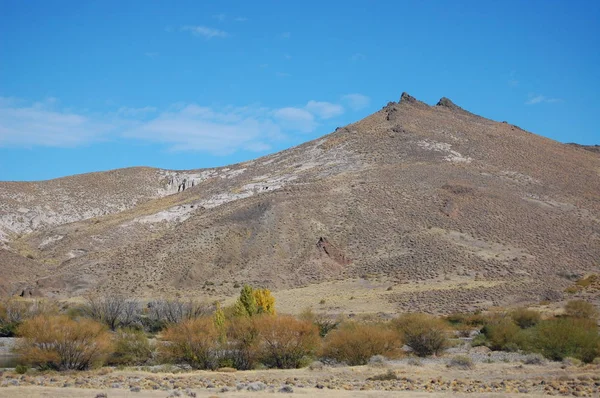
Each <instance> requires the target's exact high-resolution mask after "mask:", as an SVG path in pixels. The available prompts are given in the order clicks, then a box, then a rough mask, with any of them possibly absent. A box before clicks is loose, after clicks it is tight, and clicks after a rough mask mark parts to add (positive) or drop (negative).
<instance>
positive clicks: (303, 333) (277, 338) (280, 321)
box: [255, 316, 320, 369]
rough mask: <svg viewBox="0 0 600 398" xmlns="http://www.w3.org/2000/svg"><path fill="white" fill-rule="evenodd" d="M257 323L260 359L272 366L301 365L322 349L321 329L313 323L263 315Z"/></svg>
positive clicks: (296, 366)
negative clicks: (320, 346)
mask: <svg viewBox="0 0 600 398" xmlns="http://www.w3.org/2000/svg"><path fill="white" fill-rule="evenodd" d="M255 324H256V329H257V331H258V334H259V335H260V358H261V362H262V363H264V364H265V365H267V366H269V367H274V368H280V369H291V368H299V367H301V366H303V365H305V363H306V361H307V359H309V358H310V357H312V356H314V355H315V354H316V352H317V350H318V349H319V345H320V338H319V331H318V329H317V328H316V326H314V325H313V324H312V323H310V322H307V321H301V320H298V319H296V318H294V317H292V316H261V317H258V318H257V319H256V320H255Z"/></svg>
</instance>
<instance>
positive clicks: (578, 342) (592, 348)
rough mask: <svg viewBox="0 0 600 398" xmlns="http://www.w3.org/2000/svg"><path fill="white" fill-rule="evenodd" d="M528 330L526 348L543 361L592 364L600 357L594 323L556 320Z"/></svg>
mask: <svg viewBox="0 0 600 398" xmlns="http://www.w3.org/2000/svg"><path fill="white" fill-rule="evenodd" d="M529 330H530V331H531V332H530V333H528V336H527V337H528V338H527V340H526V341H525V346H526V348H527V349H528V350H530V351H533V352H539V353H540V354H542V355H543V356H545V357H546V358H549V359H552V360H555V361H560V360H562V359H564V358H566V357H574V358H577V359H579V360H581V361H584V362H591V361H593V360H594V358H595V357H596V356H599V355H600V336H599V335H598V327H597V326H596V324H595V322H594V321H591V320H587V319H576V318H556V319H549V320H546V321H541V322H540V323H539V324H537V325H536V326H535V327H533V328H531V329H529Z"/></svg>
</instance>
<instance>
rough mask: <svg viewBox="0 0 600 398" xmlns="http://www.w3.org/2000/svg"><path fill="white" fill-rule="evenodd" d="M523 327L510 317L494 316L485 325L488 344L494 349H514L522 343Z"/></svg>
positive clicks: (483, 330)
mask: <svg viewBox="0 0 600 398" xmlns="http://www.w3.org/2000/svg"><path fill="white" fill-rule="evenodd" d="M520 332H521V329H520V328H519V327H518V326H517V325H516V324H515V323H514V322H513V321H512V319H510V318H506V317H498V318H492V319H490V320H489V321H488V323H487V324H486V325H485V326H484V327H483V329H482V333H483V334H485V337H486V345H487V346H488V347H489V348H491V349H492V350H506V351H509V350H514V349H515V347H519V346H520V345H521V340H522V335H521V333H520Z"/></svg>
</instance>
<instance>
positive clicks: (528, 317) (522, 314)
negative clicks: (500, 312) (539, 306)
mask: <svg viewBox="0 0 600 398" xmlns="http://www.w3.org/2000/svg"><path fill="white" fill-rule="evenodd" d="M510 316H511V318H512V320H513V321H514V322H515V323H516V324H517V326H519V327H520V328H521V329H527V328H530V327H533V326H535V325H537V324H538V322H539V321H540V319H541V316H540V313H539V312H537V311H533V310H529V309H527V308H518V309H516V310H514V311H513V312H512V313H511V314H510Z"/></svg>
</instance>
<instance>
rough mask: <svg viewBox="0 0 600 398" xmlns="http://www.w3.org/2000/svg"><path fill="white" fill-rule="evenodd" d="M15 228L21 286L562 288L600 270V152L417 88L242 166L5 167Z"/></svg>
mask: <svg viewBox="0 0 600 398" xmlns="http://www.w3.org/2000/svg"><path fill="white" fill-rule="evenodd" d="M184 182H185V187H184V186H183V184H184ZM0 234H1V236H2V237H3V238H1V239H3V241H4V248H3V249H2V251H0V280H2V281H3V282H2V283H0V285H2V286H3V287H0V289H3V290H4V291H5V292H6V293H7V294H21V295H24V296H50V297H58V298H68V297H75V296H81V295H84V294H87V293H88V292H103V293H113V292H119V293H127V294H128V295H131V296H137V297H145V298H148V297H156V296H159V295H173V294H177V295H181V296H183V297H187V296H194V297H202V298H207V299H209V298H210V299H214V298H225V297H229V296H232V295H234V294H235V293H236V292H237V291H238V290H239V287H238V285H239V284H243V283H249V284H252V285H256V286H265V287H269V288H271V289H274V290H276V291H277V292H279V296H278V294H276V297H282V302H283V305H284V307H285V308H286V309H290V310H299V308H300V307H301V306H305V305H317V303H319V299H321V297H323V298H327V299H326V300H325V299H323V300H322V301H321V303H322V304H321V305H322V306H323V307H324V308H326V309H328V310H332V311H335V310H338V311H343V310H347V309H348V308H352V309H353V310H356V311H362V312H368V311H372V312H378V311H397V310H426V311H436V312H448V311H455V310H466V309H475V308H484V307H489V306H492V305H510V304H516V303H524V302H539V301H542V300H560V299H561V298H562V297H563V291H564V289H565V288H566V287H568V286H569V285H570V284H571V283H572V279H573V278H574V277H578V276H583V275H585V274H587V273H592V272H596V273H597V272H600V157H599V156H598V154H597V153H594V152H592V151H587V150H582V149H580V148H578V147H575V146H572V145H568V144H562V143H559V142H556V141H553V140H550V139H548V138H544V137H541V136H538V135H535V134H532V133H529V132H527V131H524V130H522V129H521V128H519V127H517V126H514V125H511V124H509V123H506V122H502V123H499V122H495V121H492V120H489V119H485V118H483V117H480V116H477V115H474V114H472V113H470V112H468V111H466V110H464V109H462V108H460V107H459V106H457V105H455V104H454V103H453V102H452V101H450V100H449V99H447V98H442V99H441V100H440V101H439V102H438V103H437V104H436V105H435V106H429V105H427V104H425V103H423V102H421V101H419V100H417V99H415V98H413V97H411V96H410V95H408V94H406V93H403V94H402V96H401V98H400V101H399V102H390V103H388V104H387V105H386V106H385V107H383V109H381V110H380V111H378V112H376V113H374V114H372V115H370V116H368V117H366V118H365V119H363V120H361V121H359V122H356V123H354V124H350V125H348V126H346V127H342V128H338V129H336V131H335V132H333V133H331V134H329V135H326V136H324V137H322V138H319V139H317V140H314V141H311V142H307V143H305V144H302V145H300V146H298V147H295V148H291V149H288V150H285V151H282V152H279V153H276V154H273V155H269V156H265V157H263V158H259V159H256V160H253V161H249V162H245V163H240V164H236V165H232V166H229V167H222V168H214V169H201V170H192V171H168V170H158V169H151V168H131V169H123V170H115V171H111V172H105V173H92V174H85V175H78V176H73V177H67V178H62V179H58V180H51V181H44V182H36V183H17V182H1V183H0ZM9 264H13V265H11V266H9ZM14 264H16V265H14ZM24 270H27V271H24ZM0 292H1V291H0ZM367 304H368V305H367ZM367 307H368V308H367Z"/></svg>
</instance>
